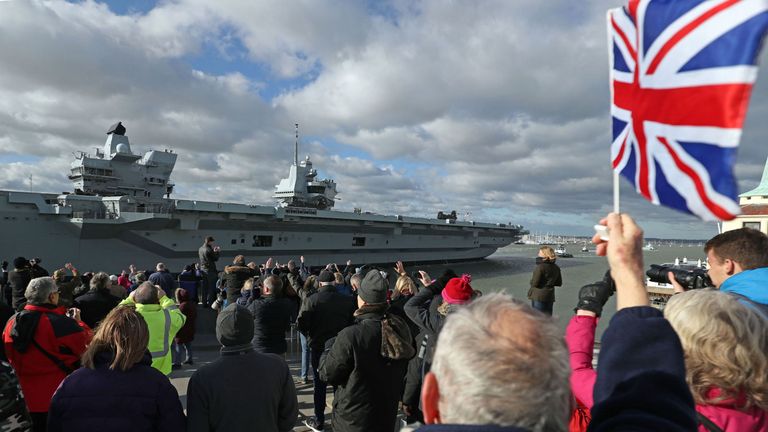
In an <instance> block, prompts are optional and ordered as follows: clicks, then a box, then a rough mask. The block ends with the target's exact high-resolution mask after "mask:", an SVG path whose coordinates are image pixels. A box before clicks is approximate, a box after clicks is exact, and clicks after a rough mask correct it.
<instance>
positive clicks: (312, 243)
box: [0, 191, 523, 273]
mask: <svg viewBox="0 0 768 432" xmlns="http://www.w3.org/2000/svg"><path fill="white" fill-rule="evenodd" d="M59 198H60V197H59ZM78 199H80V198H78V197H73V196H71V195H70V196H68V197H67V200H68V201H67V205H66V206H64V205H60V204H57V196H56V195H52V194H39V193H25V192H12V191H0V223H1V224H2V235H0V251H2V255H3V256H2V258H3V259H4V260H8V261H11V260H12V259H13V258H14V257H17V256H23V257H26V258H31V257H40V258H41V259H42V265H43V267H46V268H49V269H54V268H58V267H62V266H63V265H64V263H67V262H72V263H73V264H75V265H76V266H77V267H78V268H80V269H82V270H84V271H87V270H90V271H96V270H98V271H107V272H110V273H116V272H119V271H120V270H122V269H126V268H127V267H128V266H129V265H130V264H135V265H136V266H137V267H138V268H144V269H149V268H153V267H154V266H155V264H157V263H158V262H164V263H166V264H167V265H168V266H169V268H170V269H171V270H172V271H179V270H181V269H182V268H183V266H185V265H188V264H193V263H196V262H197V261H198V252H197V251H198V248H199V247H200V246H201V245H202V243H203V239H204V238H205V237H206V236H213V237H214V238H215V239H216V241H215V244H217V245H219V246H220V247H221V249H222V252H221V258H220V260H219V264H220V265H219V267H220V268H223V266H224V265H226V264H228V263H230V262H232V258H234V257H235V256H236V255H244V256H245V257H246V260H247V261H254V262H257V263H263V262H265V261H266V260H267V259H268V258H270V257H271V258H273V259H274V260H276V261H277V262H279V263H285V262H287V261H288V260H290V259H293V260H297V259H298V257H299V256H302V255H303V256H304V257H305V259H306V262H307V263H308V264H309V265H325V264H327V263H339V264H341V263H345V262H346V261H347V260H351V261H352V262H353V263H354V264H355V265H360V264H373V263H390V262H394V261H397V260H402V261H405V262H408V263H423V262H449V261H469V260H477V259H482V258H485V257H487V256H489V255H491V254H492V253H494V252H495V251H496V250H497V249H498V248H500V247H504V246H506V245H508V244H510V243H512V242H514V241H516V240H518V239H519V238H520V235H521V234H522V233H523V232H522V229H521V228H520V227H519V226H504V225H492V224H475V223H474V222H455V221H451V222H446V221H443V220H437V219H434V220H432V219H423V218H409V217H402V216H383V215H369V214H355V213H347V212H341V211H324V210H314V209H284V208H273V207H268V206H247V205H242V204H229V203H213V202H198V201H190V200H174V201H172V202H171V203H172V205H170V206H169V208H172V210H169V211H168V212H164V213H138V212H126V211H123V212H113V213H111V214H108V215H105V216H99V215H96V216H93V215H91V216H89V217H83V215H82V214H77V213H74V212H72V211H71V209H69V210H68V208H69V207H70V206H71V205H72V202H74V203H75V205H77V202H76V201H77V200H78ZM82 199H83V200H86V198H82ZM88 200H90V201H93V197H89V198H88ZM58 202H59V203H63V202H64V201H58ZM169 202H170V200H169ZM76 216H79V217H76Z"/></svg>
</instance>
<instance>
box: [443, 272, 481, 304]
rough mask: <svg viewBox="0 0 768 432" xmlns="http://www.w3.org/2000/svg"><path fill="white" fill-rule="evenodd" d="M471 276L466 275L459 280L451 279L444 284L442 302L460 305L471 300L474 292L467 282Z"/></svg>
mask: <svg viewBox="0 0 768 432" xmlns="http://www.w3.org/2000/svg"><path fill="white" fill-rule="evenodd" d="M471 280H472V276H470V275H468V274H463V275H461V277H460V278H453V279H451V280H449V281H448V283H447V284H445V288H443V293H442V294H443V300H444V301H445V302H447V303H450V304H458V305H462V304H464V303H467V302H469V301H470V300H471V299H472V294H473V293H474V290H473V289H472V285H470V284H469V282H470V281H471Z"/></svg>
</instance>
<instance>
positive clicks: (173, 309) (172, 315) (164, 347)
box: [120, 296, 187, 375]
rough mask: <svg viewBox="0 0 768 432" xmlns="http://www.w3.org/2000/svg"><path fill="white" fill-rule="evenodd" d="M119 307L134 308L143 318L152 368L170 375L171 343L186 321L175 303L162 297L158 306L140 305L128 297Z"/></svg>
mask: <svg viewBox="0 0 768 432" xmlns="http://www.w3.org/2000/svg"><path fill="white" fill-rule="evenodd" d="M120 306H135V307H136V312H138V313H139V314H141V316H142V317H144V321H146V322H147V327H149V345H148V346H147V350H149V353H150V354H151V355H152V367H154V368H155V369H157V370H159V371H160V372H162V373H164V374H166V375H168V374H169V373H171V364H172V361H173V360H172V359H171V342H172V341H173V337H174V336H176V333H177V332H178V331H179V329H180V328H181V327H182V326H183V325H184V322H185V321H186V320H187V318H186V317H185V316H184V314H183V313H181V311H180V310H179V307H178V306H177V305H176V302H174V301H173V300H172V299H170V298H168V297H166V296H163V298H161V299H160V304H141V303H136V302H134V301H133V299H132V298H131V297H128V298H127V299H125V300H123V301H122V302H120Z"/></svg>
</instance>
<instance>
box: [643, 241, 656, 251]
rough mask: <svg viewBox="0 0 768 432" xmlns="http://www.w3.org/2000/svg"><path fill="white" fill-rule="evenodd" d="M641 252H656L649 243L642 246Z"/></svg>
mask: <svg viewBox="0 0 768 432" xmlns="http://www.w3.org/2000/svg"><path fill="white" fill-rule="evenodd" d="M643 250H644V251H652V250H656V248H655V247H653V244H651V242H648V244H646V245H645V246H643Z"/></svg>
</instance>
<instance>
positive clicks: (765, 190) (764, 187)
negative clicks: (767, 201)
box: [739, 161, 768, 197]
mask: <svg viewBox="0 0 768 432" xmlns="http://www.w3.org/2000/svg"><path fill="white" fill-rule="evenodd" d="M757 195H768V161H766V162H765V168H763V178H761V179H760V184H759V185H757V187H756V188H754V189H752V190H751V191H747V192H744V193H743V194H741V195H739V196H740V197H748V196H757Z"/></svg>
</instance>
